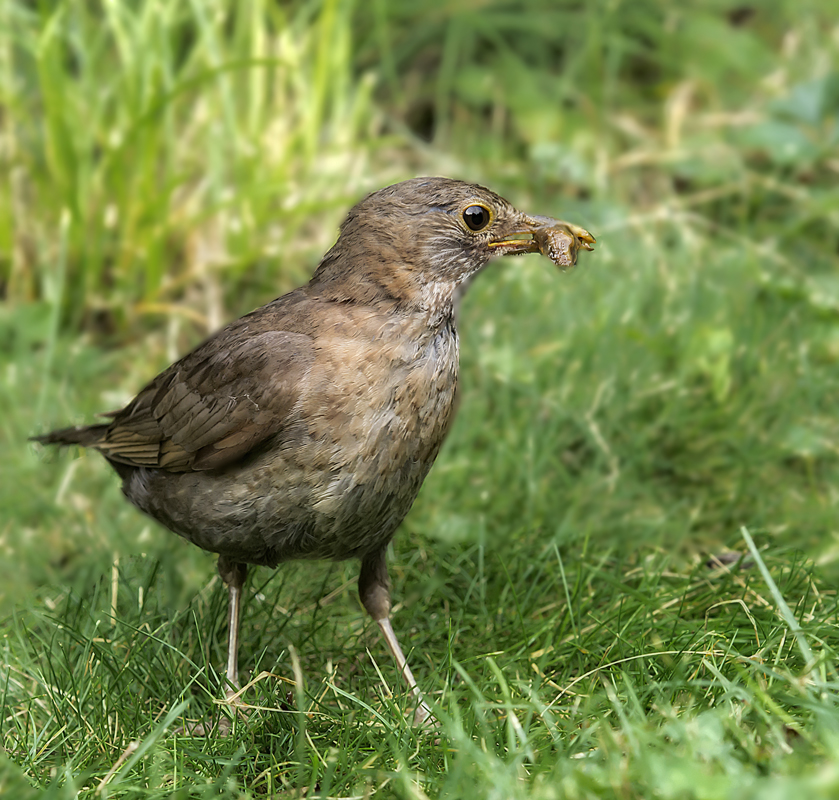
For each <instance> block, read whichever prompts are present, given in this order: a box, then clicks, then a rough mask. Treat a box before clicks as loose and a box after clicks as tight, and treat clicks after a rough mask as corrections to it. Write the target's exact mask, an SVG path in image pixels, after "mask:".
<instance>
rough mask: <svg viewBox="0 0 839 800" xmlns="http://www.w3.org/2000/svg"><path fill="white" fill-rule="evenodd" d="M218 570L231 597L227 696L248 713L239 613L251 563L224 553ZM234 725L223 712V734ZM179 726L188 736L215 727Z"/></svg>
mask: <svg viewBox="0 0 839 800" xmlns="http://www.w3.org/2000/svg"><path fill="white" fill-rule="evenodd" d="M218 574H219V575H221V579H222V580H223V581H224V582H225V583H226V584H227V593H228V598H229V599H228V606H227V673H226V678H227V681H226V684H227V685H226V686H225V687H224V696H225V697H226V698H227V700H228V702H229V703H230V705H231V706H233V707H234V709H235V710H234V713H235V714H242V713H244V711H243V709H240V708H237V707H238V706H243V705H244V704H243V703H242V701H241V700H240V699H239V698H238V697H236V696H235V695H236V691H237V690H238V688H239V615H240V612H241V606H242V586H244V583H245V578H246V577H247V576H248V566H247V564H240V563H238V562H236V561H229V560H228V559H226V558H225V557H224V556H219V559H218ZM232 727H233V723H232V720H231V718H230V717H229V716H227V715H222V717H221V718H220V719H219V721H218V732H219V734H220V735H222V736H227V734H228V733H230V730H231V728H232ZM176 730H177V732H178V733H180V734H185V735H188V736H207V735H209V733H210V731H211V728H209V727H208V726H206V725H204V724H203V723H196V724H194V725H187V726H185V727H182V728H177V729H176Z"/></svg>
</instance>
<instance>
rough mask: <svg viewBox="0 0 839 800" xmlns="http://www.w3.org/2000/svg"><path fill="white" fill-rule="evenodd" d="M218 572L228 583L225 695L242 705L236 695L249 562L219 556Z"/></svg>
mask: <svg viewBox="0 0 839 800" xmlns="http://www.w3.org/2000/svg"><path fill="white" fill-rule="evenodd" d="M218 573H219V575H221V579H222V580H223V581H224V582H225V583H226V584H227V590H228V596H229V601H228V607H227V675H226V677H227V686H226V687H225V692H224V694H225V697H227V699H228V700H230V701H231V702H232V703H233V704H234V705H241V703H240V702H239V700H238V698H236V697H234V695H235V694H236V692H237V691H238V689H239V616H240V612H241V605H242V587H243V586H244V584H245V578H247V576H248V566H247V564H242V563H240V562H237V561H231V560H229V559H228V558H226V557H225V556H219V559H218Z"/></svg>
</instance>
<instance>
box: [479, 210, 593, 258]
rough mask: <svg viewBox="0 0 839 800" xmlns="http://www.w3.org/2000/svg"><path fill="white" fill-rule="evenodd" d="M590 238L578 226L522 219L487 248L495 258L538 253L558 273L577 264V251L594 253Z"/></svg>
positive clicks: (525, 217)
mask: <svg viewBox="0 0 839 800" xmlns="http://www.w3.org/2000/svg"><path fill="white" fill-rule="evenodd" d="M594 243H595V239H594V237H593V236H592V235H591V234H590V233H589V232H588V231H587V230H586V229H585V228H581V227H580V226H579V225H574V224H572V223H571V222H564V221H562V220H559V219H553V218H552V217H540V216H529V215H527V216H523V219H522V224H521V226H520V227H516V228H514V229H513V230H511V231H509V232H508V233H506V235H505V236H504V237H503V238H501V239H497V240H495V241H491V242H489V247H490V248H491V249H492V250H493V251H494V252H495V253H497V254H498V255H518V254H520V253H541V254H542V255H543V256H547V257H548V258H549V259H550V260H551V261H553V262H554V264H556V265H557V266H558V267H559V268H560V269H569V268H570V267H573V266H574V265H575V264H576V263H577V253H578V251H579V250H581V249H582V250H594V247H592V245H593V244H594Z"/></svg>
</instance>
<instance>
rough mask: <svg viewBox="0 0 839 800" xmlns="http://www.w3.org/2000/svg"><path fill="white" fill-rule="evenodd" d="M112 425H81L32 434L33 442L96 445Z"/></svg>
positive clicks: (30, 438) (31, 439) (83, 445)
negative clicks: (36, 434) (37, 434)
mask: <svg viewBox="0 0 839 800" xmlns="http://www.w3.org/2000/svg"><path fill="white" fill-rule="evenodd" d="M109 427H110V425H107V424H105V425H81V426H79V427H77V428H61V429H60V430H57V431H50V432H49V433H45V434H43V435H41V436H30V437H29V440H30V441H32V442H40V443H41V444H57V445H67V444H80V445H81V446H82V447H95V446H96V445H97V444H99V443H100V442H101V441H102V440H103V439H104V437H105V431H107V430H108V428H109Z"/></svg>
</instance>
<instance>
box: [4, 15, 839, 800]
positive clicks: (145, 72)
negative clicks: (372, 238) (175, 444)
mask: <svg viewBox="0 0 839 800" xmlns="http://www.w3.org/2000/svg"><path fill="white" fill-rule="evenodd" d="M837 51H839V29H837V28H836V15H835V8H834V3H832V2H827V0H824V1H823V2H820V3H818V2H817V3H810V4H808V5H806V7H803V8H802V6H801V4H799V3H792V2H780V1H779V0H769V2H765V3H761V4H754V6H752V7H749V6H743V5H738V4H734V3H729V2H723V0H713V1H711V0H709V2H704V3H691V4H672V3H667V2H664V0H643V1H642V2H638V3H632V4H629V3H620V2H613V3H605V2H590V3H584V4H583V3H579V4H572V3H565V2H562V3H557V2H553V0H551V1H550V2H549V0H533V1H532V2H528V3H524V4H520V5H515V4H505V3H501V2H484V3H467V2H465V0H463V1H461V2H449V3H436V2H430V0H421V1H420V2H416V3H400V4H397V3H388V2H386V0H377V2H374V3H369V4H362V3H358V2H355V3H353V2H351V1H350V0H321V2H303V1H301V2H287V3H271V2H268V0H241V2H236V3H234V2H232V0H225V2H217V3H210V2H204V0H193V2H190V3H186V2H184V3H176V2H166V1H165V0H147V2H143V3H139V2H137V3H135V2H84V1H83V0H67V2H55V3H50V2H39V3H30V2H25V1H24V0H6V2H4V3H2V4H0V178H2V181H3V189H2V191H0V295H2V299H3V303H2V305H0V347H2V359H0V370H2V380H0V421H1V422H0V436H2V440H3V458H2V460H0V554H2V556H1V557H0V599H2V606H0V609H2V613H0V632H2V638H0V648H2V658H0V693H1V694H2V701H3V702H2V715H0V748H2V749H1V750H0V795H2V796H4V797H7V796H8V797H14V798H18V797H19V798H27V797H29V796H32V797H36V796H44V797H51V798H57V799H58V798H71V797H76V796H78V797H82V798H94V797H96V798H98V797H110V798H164V797H178V798H198V797H229V798H239V797H255V798H258V797H270V796H277V797H279V796H282V797H303V796H308V797H359V798H360V797H373V796H375V797H396V798H418V799H419V798H425V797H441V796H442V797H451V798H464V797H493V798H495V797H497V798H530V797H533V798H539V799H541V798H544V799H545V800H552V799H553V798H557V799H558V798H595V797H597V798H600V797H604V798H613V797H614V798H673V799H674V800H677V799H678V800H681V799H682V798H702V800H712V799H715V798H730V797H737V798H738V800H746V799H747V798H786V797H801V796H807V797H809V798H821V797H824V798H832V797H836V796H839V677H838V676H837V673H836V669H835V663H836V661H837V650H838V649H839V630H837V607H836V606H837V595H836V589H835V585H836V580H837V578H839V414H837V398H839V188H837V187H839V72H837V71H836V66H835V65H836V64H837V63H839V58H837V57H838V56H839V53H838V52H837ZM416 174H446V175H450V176H452V177H460V178H465V179H470V180H475V181H478V182H480V183H484V184H486V185H488V186H490V187H491V188H493V189H495V190H497V191H499V192H500V193H502V194H504V195H505V196H507V197H508V198H509V199H510V200H511V201H513V202H514V203H515V204H516V205H518V206H519V207H521V208H526V209H528V210H532V211H534V212H536V213H543V214H551V215H556V216H561V217H565V218H567V219H570V220H573V221H575V222H577V223H579V224H581V225H584V226H585V227H586V228H588V229H589V230H591V231H592V232H593V233H594V234H595V235H596V236H597V237H598V247H597V250H596V252H595V253H593V254H585V255H583V257H582V258H581V259H580V264H579V266H578V267H577V268H576V269H575V270H574V271H573V272H570V273H568V274H565V275H561V274H558V273H557V271H556V270H555V269H554V268H553V267H552V266H551V265H550V264H549V262H547V260H545V259H543V258H540V257H537V256H528V257H526V258H522V259H519V260H517V261H513V260H509V259H508V260H505V261H503V262H498V263H496V264H495V265H493V266H491V267H490V268H489V269H488V270H487V271H486V273H485V274H484V275H482V276H481V277H480V279H479V280H477V281H476V283H475V285H474V286H473V287H472V288H471V290H470V293H469V295H468V296H467V297H466V299H465V301H464V305H463V308H462V311H461V338H462V345H461V352H462V359H463V375H462V389H463V392H462V403H461V408H460V412H459V418H458V420H457V423H456V425H455V428H454V430H453V432H452V435H451V437H450V439H449V441H448V442H447V444H446V447H445V449H444V452H443V453H442V455H441V457H440V459H439V462H438V464H437V465H436V466H435V468H434V470H433V471H432V474H431V476H430V477H429V480H428V481H427V483H426V485H425V487H424V488H423V491H422V493H421V495H420V499H419V500H418V502H417V504H416V506H415V508H414V509H413V511H412V512H411V514H410V516H409V518H408V519H407V520H406V522H405V524H404V525H403V527H402V529H401V531H400V532H399V534H398V536H397V538H396V540H395V542H394V547H393V550H394V552H393V554H392V559H391V563H392V576H393V581H394V597H395V599H396V600H397V603H398V605H397V606H396V609H395V614H394V626H395V628H396V629H397V631H399V632H400V633H401V636H402V640H403V643H404V644H405V645H407V647H409V648H410V649H412V650H413V653H412V656H411V659H412V663H413V665H414V672H415V673H416V675H417V678H418V680H419V681H420V683H421V685H422V686H423V687H424V689H425V690H426V691H427V692H428V695H429V697H430V699H431V701H432V702H433V703H435V704H436V705H437V707H438V708H439V718H440V720H441V722H442V730H441V732H440V733H439V736H435V735H429V734H427V733H424V732H422V731H415V730H413V729H412V728H411V726H410V725H409V724H408V722H407V719H406V717H405V714H404V713H403V711H404V707H405V704H406V700H405V698H404V696H403V695H402V694H401V686H400V684H399V682H398V679H397V676H396V674H395V670H394V669H393V666H392V664H391V663H390V660H389V658H388V656H387V653H386V652H385V650H384V647H383V646H382V645H381V644H380V643H379V640H378V635H377V631H376V630H375V625H374V624H373V623H372V622H370V621H369V620H368V619H367V618H366V617H365V615H364V613H363V611H362V609H361V607H360V604H359V602H358V600H357V597H356V595H355V585H354V582H355V576H356V566H355V565H354V564H337V565H328V564H291V565H288V566H287V567H283V568H282V569H280V570H278V571H277V572H275V573H270V572H269V571H267V570H262V571H257V572H256V573H255V575H254V578H253V580H252V582H251V583H249V586H248V592H247V598H246V602H245V608H244V617H243V625H244V630H243V642H242V648H241V665H242V669H243V671H244V674H243V677H244V678H245V679H248V678H251V679H253V686H252V687H251V688H249V689H248V691H247V693H246V695H245V699H246V700H247V701H248V702H250V703H252V704H253V705H254V706H259V707H260V709H261V710H255V711H253V713H252V715H251V717H250V719H249V720H248V722H247V724H241V723H240V724H238V725H237V726H236V728H235V731H234V733H233V735H231V736H229V737H227V738H220V737H211V738H208V739H190V738H187V737H184V736H183V735H177V733H176V731H177V729H178V726H179V725H181V724H182V723H183V720H184V719H196V718H200V717H205V716H212V715H217V714H218V713H220V709H219V706H217V705H216V704H215V703H214V701H215V699H216V698H218V697H219V696H220V677H219V673H220V671H221V670H222V667H223V651H224V645H225V626H226V620H225V613H226V610H225V609H226V595H225V592H224V590H223V587H222V585H221V583H220V581H219V579H218V578H217V577H216V576H215V567H214V559H213V558H212V557H210V556H209V555H207V554H205V553H202V552H201V551H199V550H198V549H197V548H194V547H191V546H188V545H186V544H184V543H183V542H181V541H179V540H178V539H177V538H176V537H174V536H172V535H170V534H168V533H167V532H165V531H163V530H161V529H159V528H157V527H156V526H154V525H153V524H152V523H151V522H149V521H148V520H146V519H145V518H144V517H142V516H141V515H140V514H139V513H137V512H136V511H134V510H133V509H132V508H130V507H129V506H128V505H127V504H126V503H125V502H124V501H123V499H122V498H121V495H120V491H119V482H118V480H117V478H116V476H115V475H114V474H112V472H111V471H110V470H109V469H108V468H107V466H106V465H105V464H104V463H103V461H102V460H101V459H100V458H98V457H97V456H96V455H95V454H93V455H88V456H81V454H79V453H72V452H70V453H46V452H44V451H42V450H41V449H40V448H38V447H36V446H34V445H31V444H29V443H27V442H26V437H27V436H28V435H30V434H33V433H37V432H40V431H43V430H45V429H47V428H48V427H50V426H58V425H63V424H70V423H73V422H82V421H89V420H91V419H92V418H93V415H94V414H95V413H96V412H100V411H107V410H109V409H112V408H117V407H119V406H120V404H121V403H123V402H125V401H126V400H128V399H129V398H130V397H131V396H132V394H133V393H134V392H135V391H136V390H138V389H139V388H140V387H141V386H142V385H143V383H144V382H145V381H146V380H148V379H149V378H151V377H152V376H153V375H154V374H155V373H156V371H157V370H158V369H160V368H162V367H163V366H165V365H166V364H167V363H169V361H170V360H171V359H173V358H174V357H176V356H177V355H178V354H180V353H183V352H185V351H186V350H187V349H188V348H189V347H191V346H192V345H194V344H195V343H197V342H198V341H199V340H200V339H201V337H202V336H204V335H206V334H207V333H208V332H209V331H210V330H212V329H214V328H216V327H218V326H219V325H220V324H222V323H223V322H224V321H225V320H227V319H230V318H233V317H235V316H236V315H239V314H241V313H244V312H246V311H248V310H250V309H251V308H253V307H254V306H255V305H257V304H259V303H262V302H265V301H267V300H268V299H271V298H272V297H275V296H277V295H279V294H281V293H283V292H285V291H287V290H288V289H290V288H292V287H293V286H295V285H297V284H299V283H300V282H302V281H303V280H305V277H306V275H308V274H309V273H310V272H311V271H312V269H313V268H314V266H315V265H316V263H317V260H318V257H319V255H320V254H321V253H323V252H324V251H325V250H326V248H327V247H328V246H329V245H330V244H331V243H332V241H334V237H335V233H336V230H337V225H338V224H339V222H340V220H341V217H342V214H343V213H344V212H345V211H346V210H347V208H348V207H349V206H350V205H351V204H352V203H353V202H354V201H355V200H356V199H358V198H359V197H361V196H362V195H363V194H364V193H365V192H367V191H369V190H372V189H375V188H378V187H379V186H382V185H385V184H388V183H391V182H394V181H396V180H400V179H403V178H406V177H410V176H412V175H416ZM752 539H753V540H754V546H752V545H751V541H752ZM732 554H733V555H732ZM720 562H723V563H720ZM295 675H297V676H302V680H300V681H298V683H297V685H296V686H295V685H294V683H293V681H294V679H295ZM392 692H393V694H392ZM40 792H43V795H41V794H40Z"/></svg>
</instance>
